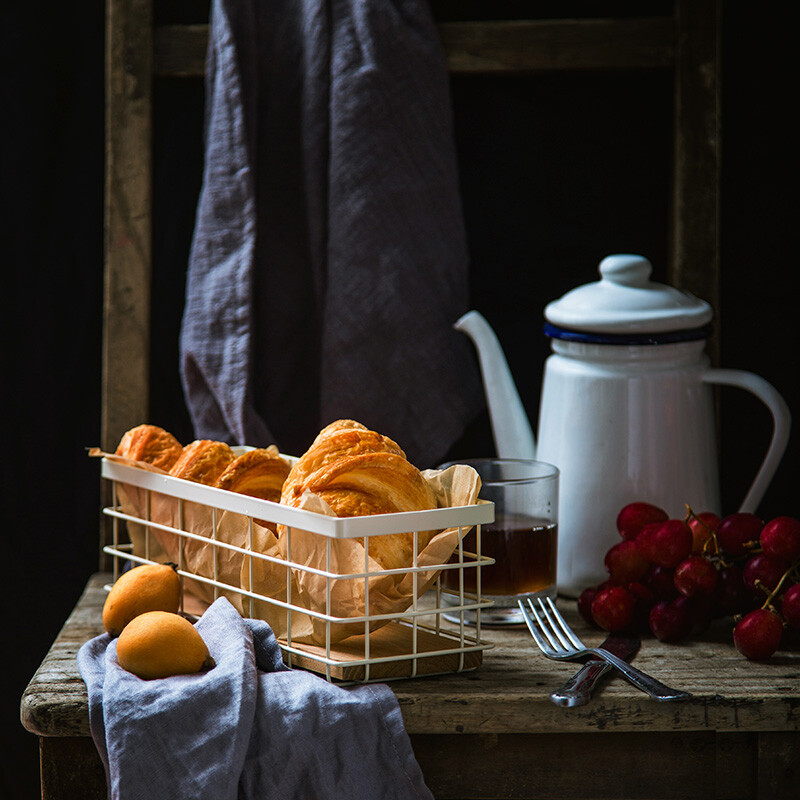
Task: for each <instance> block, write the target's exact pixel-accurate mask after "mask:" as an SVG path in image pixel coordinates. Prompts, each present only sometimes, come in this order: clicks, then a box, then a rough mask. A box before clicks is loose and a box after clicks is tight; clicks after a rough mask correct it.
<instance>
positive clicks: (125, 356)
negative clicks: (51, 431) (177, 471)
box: [101, 0, 153, 450]
mask: <svg viewBox="0 0 800 800" xmlns="http://www.w3.org/2000/svg"><path fill="white" fill-rule="evenodd" d="M106 7H107V15H106V59H107V65H106V186H105V195H106V199H105V287H104V295H105V296H104V313H103V364H102V419H101V439H102V447H103V448H105V449H106V450H108V449H113V448H114V447H116V444H117V442H118V441H119V440H120V438H121V437H122V434H123V433H124V432H125V431H126V430H128V428H131V427H133V426H134V425H138V424H139V423H141V422H142V421H143V420H146V419H147V411H148V394H149V367H148V365H149V357H150V269H151V263H150V262H151V252H152V219H151V217H152V153H151V143H150V139H151V136H152V75H153V42H152V38H153V26H152V2H151V0H108V2H107V6H106Z"/></svg>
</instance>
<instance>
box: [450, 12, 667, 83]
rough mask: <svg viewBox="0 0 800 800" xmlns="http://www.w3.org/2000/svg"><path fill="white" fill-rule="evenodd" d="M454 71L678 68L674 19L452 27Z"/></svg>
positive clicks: (454, 24)
mask: <svg viewBox="0 0 800 800" xmlns="http://www.w3.org/2000/svg"><path fill="white" fill-rule="evenodd" d="M439 30H440V34H441V37H442V42H443V44H444V47H445V51H446V54H447V65H448V68H449V70H450V71H451V72H453V73H456V74H466V73H518V72H550V71H553V70H596V69H605V70H629V69H657V68H662V67H669V66H670V65H671V64H672V53H673V50H672V48H673V41H672V34H673V26H672V20H671V19H668V18H651V19H569V20H511V21H499V22H496V21H489V22H447V23H443V24H441V25H440V27H439Z"/></svg>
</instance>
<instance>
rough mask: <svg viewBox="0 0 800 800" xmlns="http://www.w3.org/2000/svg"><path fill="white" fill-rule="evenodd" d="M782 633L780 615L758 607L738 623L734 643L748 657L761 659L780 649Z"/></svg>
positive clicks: (734, 631)
mask: <svg viewBox="0 0 800 800" xmlns="http://www.w3.org/2000/svg"><path fill="white" fill-rule="evenodd" d="M782 634H783V623H782V622H781V619H780V617H779V616H778V615H777V614H775V613H773V612H772V611H769V610H767V609H766V608H756V609H754V610H753V611H751V612H750V613H749V614H747V615H746V616H744V617H742V619H741V620H740V621H739V622H738V623H737V624H736V627H735V628H734V629H733V643H734V644H735V645H736V649H737V650H738V651H739V652H740V653H741V654H742V655H743V656H745V657H746V658H749V659H752V660H754V661H761V660H763V659H766V658H769V657H770V656H771V655H772V654H773V653H774V652H775V651H776V650H777V649H778V646H779V645H780V643H781V636H782Z"/></svg>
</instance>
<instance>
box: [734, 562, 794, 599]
mask: <svg viewBox="0 0 800 800" xmlns="http://www.w3.org/2000/svg"><path fill="white" fill-rule="evenodd" d="M786 567H787V564H786V562H785V561H779V560H778V559H776V558H772V557H771V556H768V555H767V554H766V553H759V554H758V555H755V556H753V557H752V558H750V559H748V561H747V563H746V564H745V565H744V568H743V570H742V576H743V577H744V585H745V586H746V587H747V588H748V589H750V591H751V592H753V593H754V594H755V595H756V596H757V597H758V596H761V597H763V596H764V595H767V594H769V593H770V592H771V591H772V590H773V589H774V588H775V587H776V586H777V585H778V582H779V581H780V579H781V578H782V577H783V573H784V572H786ZM757 581H758V583H756V582H757ZM759 584H760V585H759Z"/></svg>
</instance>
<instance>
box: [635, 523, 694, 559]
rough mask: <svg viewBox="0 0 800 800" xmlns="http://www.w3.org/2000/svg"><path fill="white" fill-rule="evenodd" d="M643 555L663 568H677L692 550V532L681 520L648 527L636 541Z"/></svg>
mask: <svg viewBox="0 0 800 800" xmlns="http://www.w3.org/2000/svg"><path fill="white" fill-rule="evenodd" d="M636 545H637V546H638V547H639V550H640V552H641V553H642V555H643V556H644V557H645V558H646V559H647V560H648V561H650V562H651V563H653V564H658V565H659V566H662V567H677V566H678V564H680V563H681V561H683V559H684V558H686V557H687V556H688V555H689V553H691V550H692V532H691V530H689V526H688V525H687V524H686V523H685V522H684V521H683V520H680V519H668V520H667V521H666V522H662V523H661V524H659V525H653V526H648V527H647V528H646V529H645V530H643V531H642V532H641V533H640V534H639V536H638V537H637V539H636Z"/></svg>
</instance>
